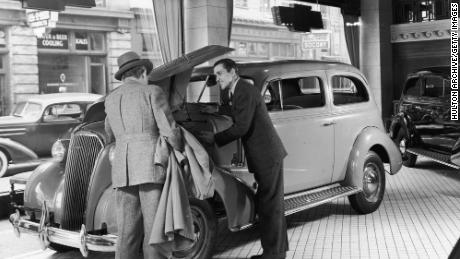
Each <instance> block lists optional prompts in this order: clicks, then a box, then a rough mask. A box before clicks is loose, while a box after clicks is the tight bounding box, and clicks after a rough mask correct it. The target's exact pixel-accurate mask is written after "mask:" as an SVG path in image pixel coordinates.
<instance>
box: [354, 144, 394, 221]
mask: <svg viewBox="0 0 460 259" xmlns="http://www.w3.org/2000/svg"><path fill="white" fill-rule="evenodd" d="M384 194H385V170H384V168H383V162H382V160H381V159H380V157H379V156H378V155H377V154H376V153H375V152H373V151H369V152H368V153H367V155H366V159H365V160H364V168H363V191H362V192H360V193H357V194H354V195H350V196H348V200H349V201H350V204H351V207H352V208H353V209H354V210H355V211H356V212H358V213H360V214H368V213H372V212H374V211H376V210H377V209H378V208H379V206H380V203H381V202H382V200H383V195H384Z"/></svg>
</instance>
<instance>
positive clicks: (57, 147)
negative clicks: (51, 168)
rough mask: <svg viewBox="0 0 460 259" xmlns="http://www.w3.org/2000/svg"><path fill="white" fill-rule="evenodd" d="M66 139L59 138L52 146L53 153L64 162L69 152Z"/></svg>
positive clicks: (58, 159)
mask: <svg viewBox="0 0 460 259" xmlns="http://www.w3.org/2000/svg"><path fill="white" fill-rule="evenodd" d="M67 142H68V141H66V140H61V139H58V140H56V142H54V144H53V146H52V147H51V155H52V156H53V158H54V159H55V160H56V161H59V162H62V161H64V158H65V156H66V152H67V145H66V143H67Z"/></svg>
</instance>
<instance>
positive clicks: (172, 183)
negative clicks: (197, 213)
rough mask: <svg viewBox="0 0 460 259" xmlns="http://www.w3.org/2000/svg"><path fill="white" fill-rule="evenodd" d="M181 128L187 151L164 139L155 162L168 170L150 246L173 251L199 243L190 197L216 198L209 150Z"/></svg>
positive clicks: (159, 141) (157, 147)
mask: <svg viewBox="0 0 460 259" xmlns="http://www.w3.org/2000/svg"><path fill="white" fill-rule="evenodd" d="M180 129H181V132H182V137H183V140H184V152H183V153H181V152H179V151H177V150H174V149H173V148H171V146H169V144H168V143H167V141H166V140H165V139H164V138H162V137H160V138H159V139H158V142H157V146H156V152H155V159H154V161H155V164H157V165H161V166H163V167H164V168H165V170H166V180H165V184H164V186H163V191H162V193H161V197H160V202H159V204H158V209H157V212H156V215H155V219H154V223H153V229H152V234H151V236H150V242H149V243H150V244H151V245H158V246H162V247H164V248H167V249H171V250H172V251H179V250H185V249H187V248H190V247H191V246H192V245H193V243H194V241H195V234H194V229H193V223H192V213H191V209H190V204H189V195H191V196H192V197H194V198H197V199H201V200H203V199H207V198H211V197H213V196H214V182H213V179H212V175H211V172H212V170H213V165H212V162H211V160H210V158H209V156H208V154H207V152H206V150H205V149H204V148H203V147H202V146H201V144H200V142H199V141H198V140H197V139H196V138H195V137H194V136H193V135H192V134H191V133H189V132H188V131H187V130H185V129H184V128H182V127H180Z"/></svg>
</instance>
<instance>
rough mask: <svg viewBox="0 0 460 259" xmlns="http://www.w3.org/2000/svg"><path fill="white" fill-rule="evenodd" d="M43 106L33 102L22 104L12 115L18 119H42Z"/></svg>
mask: <svg viewBox="0 0 460 259" xmlns="http://www.w3.org/2000/svg"><path fill="white" fill-rule="evenodd" d="M41 111H42V105H41V104H38V103H32V102H21V103H18V104H17V105H16V107H15V108H14V111H13V113H12V115H13V116H16V117H25V118H35V117H40V115H41Z"/></svg>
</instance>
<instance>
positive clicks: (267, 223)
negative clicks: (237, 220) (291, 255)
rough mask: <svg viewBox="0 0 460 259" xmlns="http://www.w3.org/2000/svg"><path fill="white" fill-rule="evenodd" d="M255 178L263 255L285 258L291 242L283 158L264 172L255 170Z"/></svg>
mask: <svg viewBox="0 0 460 259" xmlns="http://www.w3.org/2000/svg"><path fill="white" fill-rule="evenodd" d="M254 178H255V179H256V181H257V183H258V187H257V193H256V208H257V214H258V215H259V227H258V228H259V233H260V241H261V244H262V248H263V250H264V252H263V255H264V257H266V258H285V257H286V251H287V250H289V243H288V239H287V228H286V218H285V217H284V183H283V160H280V161H278V162H275V164H274V165H273V166H272V167H271V168H268V169H267V170H264V171H263V172H262V171H260V172H259V171H256V172H254Z"/></svg>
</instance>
